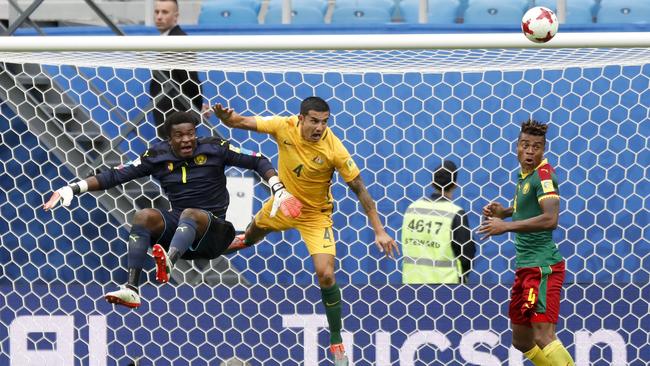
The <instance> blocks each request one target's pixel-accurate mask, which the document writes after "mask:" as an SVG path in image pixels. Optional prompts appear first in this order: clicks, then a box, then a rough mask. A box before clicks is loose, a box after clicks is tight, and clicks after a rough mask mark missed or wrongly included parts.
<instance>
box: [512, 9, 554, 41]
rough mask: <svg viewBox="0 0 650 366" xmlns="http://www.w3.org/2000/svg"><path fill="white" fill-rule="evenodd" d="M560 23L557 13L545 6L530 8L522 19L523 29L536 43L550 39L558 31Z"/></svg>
mask: <svg viewBox="0 0 650 366" xmlns="http://www.w3.org/2000/svg"><path fill="white" fill-rule="evenodd" d="M558 25H559V23H558V21H557V17H556V16H555V13H553V11H552V10H551V9H549V8H545V7H543V6H536V7H534V8H531V9H529V10H528V11H527V12H526V14H524V17H523V18H522V19H521V30H522V31H523V32H524V35H525V36H526V37H527V38H528V39H530V40H531V41H533V42H535V43H545V42H548V41H550V40H551V38H553V37H554V36H555V33H557V28H558Z"/></svg>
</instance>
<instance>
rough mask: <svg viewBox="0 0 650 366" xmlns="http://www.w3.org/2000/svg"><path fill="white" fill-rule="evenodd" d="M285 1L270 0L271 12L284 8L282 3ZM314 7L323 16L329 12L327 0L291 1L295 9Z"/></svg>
mask: <svg viewBox="0 0 650 366" xmlns="http://www.w3.org/2000/svg"><path fill="white" fill-rule="evenodd" d="M283 2H284V0H270V1H269V10H270V9H274V8H276V7H279V8H282V3H283ZM306 6H308V7H312V8H318V9H320V10H321V11H322V12H323V14H325V11H326V10H327V0H291V7H292V8H293V9H295V8H296V7H306Z"/></svg>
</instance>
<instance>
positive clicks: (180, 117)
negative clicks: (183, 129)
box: [163, 112, 201, 136]
mask: <svg viewBox="0 0 650 366" xmlns="http://www.w3.org/2000/svg"><path fill="white" fill-rule="evenodd" d="M183 123H192V124H194V126H198V125H199V123H201V119H200V118H199V116H198V114H197V113H195V112H173V113H172V114H170V115H169V117H167V119H166V120H165V124H164V125H163V126H164V129H165V132H166V133H167V136H170V135H171V133H172V126H174V125H180V124H183Z"/></svg>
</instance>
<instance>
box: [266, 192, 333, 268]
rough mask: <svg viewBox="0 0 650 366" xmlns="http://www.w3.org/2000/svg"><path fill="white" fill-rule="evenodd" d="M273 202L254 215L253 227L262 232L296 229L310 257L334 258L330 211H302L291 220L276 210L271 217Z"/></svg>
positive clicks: (269, 202) (269, 201)
mask: <svg viewBox="0 0 650 366" xmlns="http://www.w3.org/2000/svg"><path fill="white" fill-rule="evenodd" d="M272 202H273V200H268V201H266V202H265V203H264V206H262V209H261V210H260V211H259V212H258V213H257V215H255V225H256V226H257V227H259V228H260V229H263V230H270V231H284V230H288V229H296V230H298V232H299V233H300V236H301V237H302V240H303V241H304V242H305V244H307V250H308V251H309V254H310V255H314V254H320V253H323V254H331V255H333V256H336V239H335V238H334V232H333V231H332V217H331V211H330V210H328V211H327V212H314V211H309V210H304V209H303V212H302V214H301V215H300V217H297V218H295V219H292V218H290V217H287V216H284V214H283V213H282V211H280V210H278V212H277V214H276V215H275V217H271V216H270V214H271V205H272Z"/></svg>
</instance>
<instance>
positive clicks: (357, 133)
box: [0, 33, 650, 366]
mask: <svg viewBox="0 0 650 366" xmlns="http://www.w3.org/2000/svg"><path fill="white" fill-rule="evenodd" d="M163 38H166V37H152V38H140V37H126V38H120V39H119V41H118V40H116V39H113V38H109V37H106V39H101V40H100V39H97V38H93V39H92V40H91V39H89V38H81V39H80V38H67V37H49V38H47V39H32V38H28V37H16V38H9V39H7V42H5V41H3V43H2V44H0V49H1V50H2V51H3V53H2V54H0V67H1V69H0V103H1V104H0V137H1V138H2V145H1V146H0V157H2V159H0V160H1V161H2V164H3V168H4V169H3V171H2V179H0V185H1V186H2V195H0V212H2V219H1V220H0V237H1V238H2V246H0V272H1V273H2V277H0V286H2V293H3V300H2V302H0V318H1V319H2V320H3V321H2V324H3V326H1V327H4V331H3V332H0V342H1V343H0V345H1V346H0V350H1V351H0V364H8V363H9V362H12V363H11V364H34V363H36V362H40V363H43V362H44V361H45V360H60V362H61V363H65V362H67V361H68V360H70V359H73V360H75V361H74V362H75V364H76V363H82V364H86V363H91V364H98V365H104V364H115V363H118V364H123V363H125V360H127V359H129V360H130V359H136V358H138V359H140V360H143V362H148V363H153V364H156V365H164V364H192V365H213V364H220V363H221V362H226V361H228V360H232V359H235V358H236V359H239V360H243V361H245V362H248V363H249V364H252V365H302V364H304V365H306V366H312V365H316V364H321V363H322V362H324V361H323V360H324V359H325V357H326V350H325V346H326V345H327V332H326V330H325V329H324V328H323V326H324V325H325V324H326V320H325V316H324V312H323V309H322V306H321V305H320V293H319V290H318V288H317V286H316V285H315V284H314V276H313V267H312V265H311V263H310V261H309V257H308V253H307V250H306V248H305V247H304V244H302V242H301V241H300V238H299V237H298V235H297V233H296V232H292V231H290V232H286V233H283V234H272V235H270V236H269V237H268V238H267V240H265V241H264V242H262V243H260V244H258V245H257V246H256V247H255V248H254V249H252V250H248V251H245V252H241V253H239V254H236V255H233V256H230V257H226V258H222V259H220V260H218V261H215V262H214V263H187V264H186V266H185V267H183V268H180V270H179V271H177V272H178V273H179V274H180V275H178V276H177V277H176V279H177V281H176V282H177V283H175V284H173V285H168V286H157V285H154V284H152V282H151V281H149V279H148V280H147V282H146V284H145V285H144V286H143V287H142V290H141V291H142V295H143V298H144V304H143V306H142V307H141V308H140V309H138V311H133V312H126V311H124V310H122V309H114V308H113V307H112V306H110V305H109V304H106V303H104V300H103V299H101V296H102V294H103V293H104V291H107V290H111V289H114V286H115V285H116V284H119V283H122V282H124V280H125V278H126V275H125V270H124V267H125V264H126V245H125V239H126V236H127V232H128V225H129V217H130V215H132V213H133V211H134V209H136V208H138V207H146V206H148V205H149V206H151V205H162V204H163V203H164V197H162V196H161V194H160V192H159V190H158V187H157V185H156V184H155V183H154V182H151V181H149V180H141V181H138V182H134V183H132V184H129V185H125V187H123V188H120V189H114V190H111V191H107V192H103V193H95V194H85V195H83V196H81V197H80V200H78V201H77V202H76V203H75V204H73V206H71V207H70V208H69V209H63V208H59V209H57V210H55V211H54V213H44V212H43V211H42V210H41V209H40V206H41V205H42V202H43V199H44V197H45V196H46V195H48V193H49V192H50V191H51V190H52V189H54V188H57V187H58V186H60V185H62V184H64V183H65V182H71V181H73V180H74V179H75V178H76V177H84V176H86V175H87V174H90V173H92V172H94V171H96V170H97V169H106V168H110V167H112V166H115V165H116V164H119V163H125V162H128V161H129V160H132V159H133V158H135V157H136V156H137V155H138V154H140V153H142V152H143V151H144V149H145V148H146V146H147V145H148V144H149V143H150V141H152V140H153V139H155V128H154V126H153V125H152V123H151V119H150V116H149V117H148V116H147V112H148V110H147V108H151V106H150V96H149V95H148V83H149V81H150V79H151V75H152V70H171V69H183V70H192V71H197V72H198V73H199V77H200V81H201V89H202V93H203V96H204V98H205V99H206V101H209V102H211V103H215V102H221V103H225V104H227V105H229V106H231V107H233V108H235V109H236V110H237V111H239V112H240V113H243V114H255V115H270V114H295V113H296V112H297V111H298V106H299V103H300V101H301V100H302V99H303V98H305V97H307V96H310V95H318V96H321V97H323V98H325V99H326V100H327V101H328V102H329V104H330V107H331V109H332V122H331V128H332V130H333V132H334V133H335V134H336V135H337V136H339V137H340V138H341V139H342V140H343V143H344V144H345V146H346V147H347V148H348V149H349V151H350V152H351V153H352V155H353V157H354V158H355V160H356V161H357V164H358V165H359V166H360V168H361V170H362V177H363V179H364V181H365V182H366V185H367V186H368V189H369V191H370V193H371V195H372V196H373V197H374V199H375V200H376V201H377V204H378V210H379V212H380V214H381V216H382V220H383V221H384V222H385V224H386V227H387V229H388V231H389V234H391V235H392V236H393V237H396V238H399V235H400V228H401V225H402V214H403V212H404V210H405V209H406V207H407V206H408V204H409V203H411V202H413V201H414V200H416V199H418V198H421V197H422V196H424V195H427V194H429V193H430V188H429V186H430V183H431V182H430V181H431V171H432V169H433V168H434V167H436V166H437V165H438V164H439V163H440V162H441V160H442V159H451V160H454V161H455V162H456V163H457V164H458V165H459V167H460V174H459V181H460V182H459V183H460V189H459V191H460V192H458V194H457V202H458V203H459V204H460V205H461V206H463V207H464V208H465V209H466V211H468V212H469V213H470V225H471V226H472V228H475V227H476V226H477V225H478V222H479V213H480V210H481V208H482V207H483V205H484V204H485V203H487V202H489V201H491V200H495V199H497V200H500V201H501V202H504V203H505V202H510V200H511V199H512V196H513V193H514V176H515V173H516V171H517V168H518V164H517V161H516V156H515V154H514V151H513V142H514V141H515V140H516V138H517V135H518V132H519V126H518V123H520V122H521V121H523V120H526V119H528V118H531V117H532V118H535V119H538V120H541V121H548V122H550V124H551V127H550V130H549V136H548V141H549V144H548V148H547V153H546V157H547V158H548V159H549V161H550V162H551V164H552V165H553V166H554V167H555V168H556V170H557V174H558V177H559V183H560V195H561V196H562V203H561V209H562V211H561V215H560V225H559V228H558V230H556V232H555V235H554V239H555V240H556V241H557V243H558V245H559V248H560V251H561V253H562V254H563V255H564V257H565V258H566V260H567V268H568V272H567V278H566V285H565V290H564V294H563V302H562V308H561V319H562V320H561V322H560V324H559V327H558V328H559V337H560V339H561V340H562V341H563V342H564V344H565V345H567V347H568V349H569V351H570V353H571V354H572V355H573V356H574V359H575V360H576V363H577V364H578V365H587V364H591V365H610V364H615V365H623V364H629V365H642V364H647V363H648V362H650V359H649V358H648V356H647V354H650V352H649V350H650V349H649V346H648V342H647V340H648V338H647V329H646V328H647V327H646V326H645V325H646V324H647V323H648V321H649V320H650V318H649V315H648V314H649V313H648V305H647V299H648V298H649V297H650V296H649V291H650V288H649V287H648V285H647V283H648V281H649V270H650V267H649V264H648V263H647V260H646V257H647V254H648V232H647V226H648V204H647V197H648V196H649V195H648V188H647V187H649V186H650V185H648V183H649V182H648V172H647V166H648V164H649V163H650V161H649V158H650V154H649V152H648V136H649V135H650V124H649V123H648V118H649V117H650V112H649V108H650V92H649V91H648V90H649V88H648V87H649V86H650V81H649V78H650V76H649V75H650V66H649V64H650V49H649V48H648V47H650V37H648V36H647V35H646V34H642V33H625V34H619V33H613V34H597V33H591V34H578V33H575V34H568V33H566V34H564V33H560V34H559V35H558V36H557V37H556V39H554V40H553V41H552V42H550V43H549V44H546V45H543V46H540V45H536V44H532V43H530V42H528V41H526V40H525V39H524V37H522V36H521V35H517V37H515V35H471V36H470V35H435V36H427V35H412V36H411V35H408V36H406V35H400V36H399V38H397V37H393V36H390V35H377V36H363V37H361V36H358V35H355V36H353V37H345V36H343V37H340V36H339V37H335V36H327V37H320V36H308V37H300V36H287V37H284V36H273V37H266V36H255V37H246V36H237V37H177V38H179V39H176V40H175V39H164V40H163ZM171 38H174V37H171ZM82 41H83V42H82ZM163 41H164V42H163ZM337 42H338V43H337ZM3 47H4V48H3ZM584 47H589V48H584ZM201 132H202V133H203V134H209V133H219V134H221V135H223V136H225V137H228V138H230V139H231V140H232V141H233V142H234V143H235V144H237V145H240V146H243V147H246V148H248V149H250V150H255V151H261V152H262V153H264V154H265V155H267V156H270V157H272V158H273V160H274V163H276V164H277V160H276V158H277V156H276V155H277V148H276V146H275V143H274V142H273V141H272V140H271V139H270V138H269V137H268V136H266V135H261V134H254V133H249V132H244V131H234V130H229V129H227V128H224V127H223V126H221V125H220V124H219V123H217V122H216V121H215V120H214V119H211V120H210V121H209V122H208V123H206V124H204V126H202V127H201ZM229 174H232V175H234V176H236V177H241V175H242V174H241V173H240V172H236V171H232V172H229ZM244 178H247V177H244ZM242 179H243V178H242ZM253 182H255V185H254V187H253V188H252V192H250V191H247V192H244V195H245V194H247V193H248V194H252V199H253V203H252V209H253V211H255V210H257V209H259V207H260V206H261V203H262V202H263V201H264V200H265V199H266V198H267V197H268V190H267V189H266V188H264V187H263V186H262V185H261V184H260V183H259V182H258V181H257V180H253ZM238 187H239V186H238ZM332 191H333V195H334V198H335V201H336V202H337V206H336V207H337V209H336V211H335V214H334V222H335V229H336V237H337V241H338V246H337V253H338V256H337V257H338V262H337V263H338V268H339V270H338V272H337V280H338V282H339V283H340V284H341V286H342V289H343V299H344V302H345V306H344V314H345V317H344V323H343V325H344V331H345V332H344V334H343V336H344V340H345V342H346V346H347V349H348V350H349V353H350V355H351V358H352V360H353V362H354V364H355V365H389V364H400V365H425V364H449V365H465V364H482V365H495V364H499V365H501V364H503V365H505V364H508V365H521V364H522V362H523V361H522V356H521V354H520V353H519V352H518V351H515V350H514V349H513V348H511V346H510V330H509V324H508V319H507V314H506V309H507V302H508V298H509V292H508V291H509V288H510V285H511V283H512V280H513V271H512V265H511V261H512V259H513V258H514V246H513V245H512V241H511V238H510V237H508V236H501V237H496V238H494V239H490V240H488V241H485V242H478V238H474V239H475V240H476V241H477V245H478V248H479V250H478V252H477V256H476V257H475V259H474V267H473V270H472V273H471V274H470V281H469V283H468V284H467V285H461V286H444V285H441V286H404V285H401V284H400V282H401V274H400V271H399V262H394V261H391V260H388V259H383V258H382V255H381V254H380V253H378V252H377V251H376V249H375V248H374V244H373V235H372V230H371V229H370V228H369V227H368V225H367V223H366V220H365V218H364V215H363V213H362V211H360V207H358V205H357V203H356V198H355V197H354V194H353V193H352V192H351V191H350V190H349V189H348V188H347V186H346V185H345V184H344V183H343V182H342V181H341V180H340V179H339V178H338V177H335V184H334V185H333V187H332ZM231 193H232V192H231ZM235 206H237V205H233V207H234V208H233V207H231V209H236V207H235ZM249 215H250V212H249ZM244 216H245V214H244ZM245 221H246V220H245ZM43 317H45V318H43ZM43 319H47V320H49V321H44V320H43ZM75 332H77V333H75ZM71 334H76V335H78V336H76V337H73V336H71ZM70 342H73V343H74V347H69V343H70ZM64 344H67V346H65V347H64V346H63V345H64Z"/></svg>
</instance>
